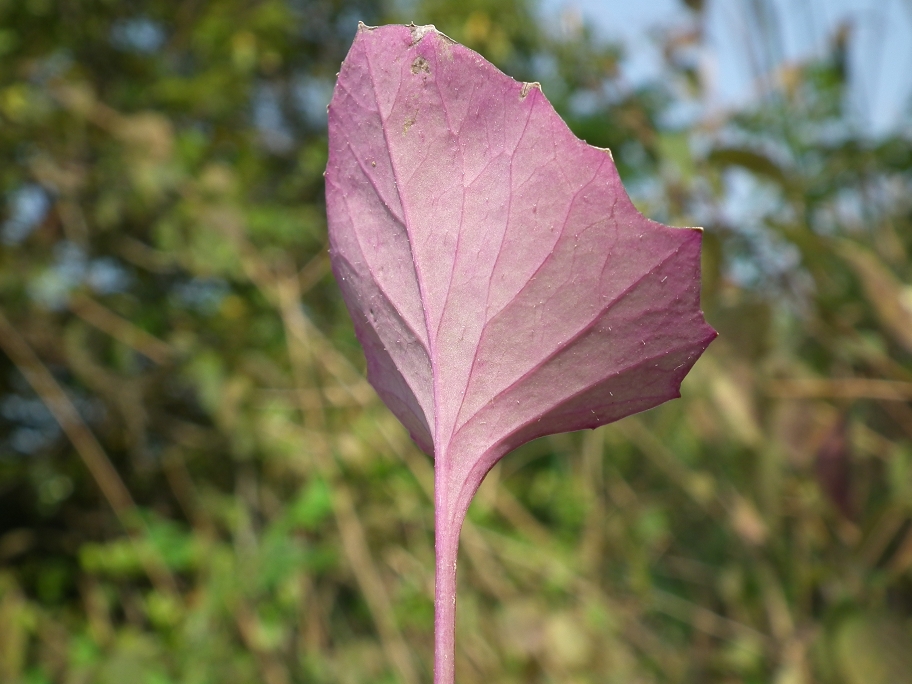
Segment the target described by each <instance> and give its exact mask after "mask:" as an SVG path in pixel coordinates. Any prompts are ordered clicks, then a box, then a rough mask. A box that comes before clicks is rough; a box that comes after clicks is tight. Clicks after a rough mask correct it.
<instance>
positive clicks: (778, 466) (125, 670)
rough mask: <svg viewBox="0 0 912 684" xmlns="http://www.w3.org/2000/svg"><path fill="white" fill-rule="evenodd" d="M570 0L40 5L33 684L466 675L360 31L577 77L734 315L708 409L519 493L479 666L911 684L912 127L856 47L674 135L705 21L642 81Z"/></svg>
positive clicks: (635, 173)
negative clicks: (341, 222)
mask: <svg viewBox="0 0 912 684" xmlns="http://www.w3.org/2000/svg"><path fill="white" fill-rule="evenodd" d="M688 5H690V6H691V7H694V8H699V7H700V6H701V5H702V3H698V2H688ZM535 10H536V8H535V7H534V6H533V5H532V4H531V3H529V2H525V1H522V0H514V1H512V2H493V1H491V0H471V1H468V2H467V1H466V0H460V1H459V2H455V1H451V0H423V1H422V0H409V1H408V2H405V1H404V0H403V1H401V2H399V3H392V4H390V5H381V4H380V3H378V2H369V1H367V0H346V1H345V2H343V1H342V0H260V1H258V2H246V1H242V0H209V1H206V2H193V1H187V2H180V3H173V2H164V1H162V0H143V1H142V2H132V3H120V2H113V1H110V0H86V1H85V2H69V3H53V2H49V1H47V0H27V1H23V2H9V1H8V2H2V1H0V155H2V157H3V159H5V160H8V162H9V163H7V164H4V165H3V167H2V168H0V190H2V192H0V195H2V202H3V204H2V209H0V350H2V352H3V353H2V354H0V510H2V511H3V515H2V516H0V681H2V682H4V683H5V682H11V683H16V684H19V683H22V684H51V683H57V682H102V683H105V682H111V683H112V684H114V683H115V682H116V683H119V682H125V681H130V682H134V681H135V682H143V683H147V684H166V683H168V684H171V683H177V682H181V683H188V684H205V683H208V682H213V683H214V682H218V683H220V684H221V683H223V682H224V683H227V684H233V683H238V684H247V683H251V682H266V683H267V684H290V683H292V682H334V683H335V682H344V683H346V682H352V683H355V682H394V681H397V682H403V683H404V684H414V683H417V682H422V681H429V679H430V670H429V668H430V658H431V652H430V648H431V635H430V632H431V628H432V604H431V595H432V586H433V576H432V569H433V536H432V525H433V516H432V510H431V506H432V504H431V497H430V494H431V491H430V487H431V482H432V477H431V472H432V471H431V463H430V462H429V461H428V460H427V459H426V458H425V457H424V456H423V455H421V454H420V453H419V452H418V451H417V449H416V448H415V447H414V445H412V444H411V443H410V442H409V440H408V437H407V435H405V434H404V433H403V431H402V429H401V427H400V426H399V425H398V423H397V422H396V421H395V419H393V418H392V417H391V416H390V415H389V413H388V412H387V411H386V410H385V409H384V408H383V407H382V406H381V405H380V404H379V402H378V400H377V399H376V397H375V396H374V394H373V392H372V390H371V389H370V388H369V386H367V384H366V383H365V381H364V379H363V365H362V364H363V361H362V359H361V356H360V352H359V350H358V347H357V344H356V341H355V340H354V335H353V333H352V330H351V325H350V323H349V321H348V318H347V315H346V314H345V311H344V307H343V306H342V303H341V301H340V299H339V297H338V293H337V289H336V287H335V285H334V283H333V282H332V278H331V277H330V275H329V269H328V259H327V257H326V253H325V246H324V245H325V243H324V240H325V219H324V212H323V204H322V202H323V200H322V191H323V187H322V171H323V168H324V166H325V163H326V144H325V131H324V123H323V114H322V111H323V106H324V105H325V102H326V100H327V99H328V95H329V89H330V88H331V86H332V83H333V77H334V74H335V72H336V71H337V70H338V65H339V63H340V61H341V59H342V58H343V56H344V54H345V51H346V50H347V48H348V44H349V42H350V40H351V37H352V35H353V34H354V31H355V26H356V22H357V20H358V19H361V20H363V21H365V22H366V23H368V24H371V23H380V22H383V21H393V20H395V21H403V20H405V21H407V20H409V19H414V20H415V21H416V22H417V23H428V22H434V23H436V24H437V26H438V28H440V29H441V30H442V31H444V32H446V33H448V34H449V35H451V36H453V37H454V38H455V39H457V40H460V41H461V42H464V43H466V44H468V45H469V46H471V47H473V48H475V49H478V50H480V51H481V52H483V53H484V54H485V55H486V56H487V57H489V58H490V59H492V60H493V61H495V62H496V63H497V64H498V65H499V66H501V67H502V68H504V69H507V70H509V72H510V73H511V74H512V75H514V76H516V77H517V78H522V79H526V80H539V81H541V82H542V84H543V88H544V91H545V92H546V93H547V94H548V96H549V97H550V98H551V99H552V101H553V102H555V104H556V106H557V107H558V108H559V109H560V110H561V112H562V113H563V114H564V115H565V116H566V117H567V120H568V122H569V123H570V125H571V126H572V127H573V128H574V130H575V131H576V132H577V133H578V134H579V135H581V136H582V137H584V138H586V139H588V140H589V142H590V143H593V144H597V145H602V146H608V147H611V148H612V150H613V153H614V156H615V159H616V160H617V161H618V164H619V167H620V169H621V174H622V176H623V177H624V179H625V182H628V184H629V186H630V187H631V188H633V189H634V198H635V200H636V202H637V203H638V205H639V206H640V207H641V208H642V209H643V210H644V211H645V212H646V213H647V214H648V215H651V216H653V217H655V218H657V219H660V220H663V221H667V222H670V223H673V224H677V225H692V224H694V223H703V224H704V225H705V226H706V233H705V259H704V288H705V301H704V305H705V308H706V311H707V318H708V320H709V321H710V322H711V323H712V324H713V325H714V326H716V327H717V328H718V329H719V330H720V331H721V333H722V335H721V337H720V338H719V340H717V341H716V342H715V343H714V344H713V345H712V347H711V348H710V351H709V352H708V353H707V355H706V356H705V357H704V358H703V359H702V360H701V361H700V362H699V363H698V364H697V366H696V368H695V369H694V371H693V373H692V375H691V377H690V379H689V380H688V381H687V382H686V383H685V386H684V398H683V399H682V400H680V401H678V402H673V403H672V404H669V405H665V406H663V407H661V408H659V409H657V410H655V411H652V412H649V413H648V414H645V415H642V416H636V417H632V418H630V419H626V420H624V421H622V422H620V423H618V424H616V425H613V426H609V427H607V428H603V429H600V430H598V431H596V432H592V433H586V434H579V435H569V436H567V435H563V436H557V437H554V438H551V439H546V440H540V441H538V442H535V443H533V444H529V445H527V446H526V447H523V448H522V449H520V450H519V452H518V453H516V454H513V455H512V456H510V457H509V458H508V459H506V460H505V461H504V462H502V463H501V464H500V465H498V466H497V467H496V468H495V470H494V471H493V472H492V473H491V475H490V476H489V478H488V481H486V483H485V484H484V485H483V486H482V489H481V491H480V492H479V495H478V497H477V499H476V501H475V503H474V504H473V508H472V510H471V511H470V514H469V520H468V522H467V524H466V528H465V532H464V536H463V543H462V549H463V553H462V556H461V559H462V560H461V564H460V582H461V583H462V584H463V586H462V587H461V588H460V606H459V625H458V629H459V632H460V634H459V637H458V640H457V642H458V643H459V645H460V648H461V650H460V652H459V654H458V658H459V671H460V673H461V678H463V679H465V680H466V681H484V682H503V683H505V684H506V683H507V682H517V683H518V682H523V683H526V682H542V683H544V682H561V683H565V682H579V683H582V682H617V683H618V684H628V683H629V682H700V683H703V682H718V683H720V684H722V683H724V684H728V683H732V682H749V683H754V682H757V683H759V682H774V683H775V684H811V682H820V683H822V684H856V683H861V682H864V683H865V684H868V683H869V682H870V683H872V684H877V683H878V682H881V681H883V682H891V683H897V684H903V683H904V682H907V681H909V673H910V672H912V664H910V663H909V660H908V657H909V653H912V648H910V646H912V633H910V627H912V624H910V618H912V427H910V426H912V408H910V406H912V404H910V401H912V333H910V331H912V285H910V283H912V266H910V264H912V261H910V259H909V255H910V253H912V204H910V201H909V198H910V197H912V192H910V191H912V152H910V150H912V144H910V141H909V139H908V137H907V136H906V137H904V136H902V135H900V134H897V135H894V136H892V137H888V138H884V139H882V140H871V139H869V138H867V137H865V136H864V135H863V134H862V133H860V132H859V131H858V130H856V129H855V128H854V127H853V125H852V123H851V121H852V120H851V116H850V115H849V113H848V112H847V111H846V105H845V103H846V96H845V67H844V60H845V58H844V49H845V46H844V45H843V44H842V43H841V42H839V40H837V41H836V43H835V45H834V51H833V53H834V54H833V58H832V59H830V60H825V61H823V62H821V63H813V64H805V65H791V66H790V67H789V69H787V70H784V71H783V74H782V78H781V83H780V84H779V86H778V87H777V88H775V89H773V90H772V91H770V92H769V93H768V94H767V95H765V96H764V97H763V98H762V99H761V100H760V101H759V102H758V103H757V104H756V106H754V107H752V108H751V109H750V110H747V111H743V112H738V113H735V114H732V115H730V116H727V117H722V118H720V119H718V120H714V121H713V122H711V123H703V124H700V125H694V126H692V127H686V126H685V127H681V126H678V127H675V128H669V127H666V126H663V125H662V122H663V121H664V120H665V118H664V117H663V115H664V114H665V113H667V108H668V107H669V106H670V105H672V104H674V103H675V102H679V101H681V100H687V99H688V98H693V97H699V95H700V88H701V84H700V82H699V75H698V74H697V72H696V71H695V70H694V69H693V67H692V65H691V64H689V62H688V61H687V58H686V54H685V53H686V51H687V49H689V47H692V42H693V40H696V38H694V37H693V36H692V35H691V34H685V35H684V37H683V38H682V37H681V36H679V35H675V34H670V35H669V36H668V37H667V44H666V45H665V46H664V48H665V50H664V54H665V55H666V57H667V58H668V67H667V73H666V75H665V79H664V83H663V85H661V86H655V87H649V88H642V89H639V90H633V89H631V88H629V87H628V86H626V85H625V84H624V83H623V81H622V79H621V78H620V76H619V74H618V65H619V64H620V60H621V59H622V58H623V55H622V54H621V52H620V51H619V50H618V49H617V48H616V47H614V46H610V45H604V44H602V43H600V42H599V41H598V40H596V38H595V37H594V35H593V33H592V32H591V31H590V30H589V29H588V28H587V27H585V26H584V25H582V24H579V23H578V22H576V23H575V22H574V21H572V17H570V18H568V19H566V20H565V21H564V22H562V26H561V27H552V26H547V25H545V23H544V22H543V21H541V20H540V19H539V17H538V15H537V14H536V11H535ZM688 36H689V37H688ZM679 52H680V53H681V54H679ZM61 391H62V392H63V394H62V395H61V394H60V392H61ZM61 396H63V397H64V398H63V399H61Z"/></svg>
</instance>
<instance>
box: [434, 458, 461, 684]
mask: <svg viewBox="0 0 912 684" xmlns="http://www.w3.org/2000/svg"><path fill="white" fill-rule="evenodd" d="M438 463H442V459H440V460H439V461H438ZM434 470H435V472H434V509H435V510H434V555H435V560H436V564H435V566H436V567H435V581H434V684H455V682H456V557H457V554H458V552H459V532H460V529H461V528H462V521H463V517H464V513H463V514H462V515H459V514H458V513H456V512H455V511H453V510H452V508H453V506H452V504H453V503H454V502H450V501H447V481H446V478H447V472H446V468H444V467H440V468H435V469H434Z"/></svg>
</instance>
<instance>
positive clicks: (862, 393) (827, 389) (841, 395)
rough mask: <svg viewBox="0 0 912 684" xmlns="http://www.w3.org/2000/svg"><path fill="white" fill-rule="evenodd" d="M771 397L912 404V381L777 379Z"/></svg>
mask: <svg viewBox="0 0 912 684" xmlns="http://www.w3.org/2000/svg"><path fill="white" fill-rule="evenodd" d="M766 393H767V396H770V397H773V398H776V399H876V400H879V401H902V402H905V401H912V382H898V381H894V380H874V379H871V378H840V379H829V378H807V379H801V380H774V381H772V382H770V383H768V384H767V386H766Z"/></svg>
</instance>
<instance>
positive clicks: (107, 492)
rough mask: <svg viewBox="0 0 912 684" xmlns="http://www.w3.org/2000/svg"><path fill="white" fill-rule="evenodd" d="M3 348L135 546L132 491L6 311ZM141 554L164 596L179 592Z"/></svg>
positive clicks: (137, 522) (155, 560)
mask: <svg viewBox="0 0 912 684" xmlns="http://www.w3.org/2000/svg"><path fill="white" fill-rule="evenodd" d="M0 348H2V349H3V351H4V352H5V353H6V355H7V356H8V357H9V359H10V361H12V362H13V364H14V365H15V366H16V367H17V368H18V369H19V372H21V373H22V375H23V376H24V377H25V379H26V381H28V383H29V385H31V386H32V389H33V390H34V391H35V394H37V395H38V396H39V398H40V399H41V401H42V402H44V404H45V406H47V408H48V410H49V411H50V412H51V415H53V416H54V418H55V419H56V420H57V423H58V424H59V425H60V428H61V429H62V430H63V432H64V434H65V435H66V436H67V437H68V438H69V440H70V442H71V443H72V445H73V447H74V448H75V449H76V452H77V453H78V454H79V456H80V458H81V459H82V462H83V463H84V464H85V466H86V468H87V469H88V470H89V473H90V474H91V475H92V478H93V479H94V480H95V482H96V484H97V485H98V487H99V489H101V492H102V494H103V495H104V497H105V499H106V500H107V501H108V504H109V505H110V506H111V508H112V509H113V510H114V513H115V514H116V515H117V518H118V519H119V520H120V523H121V525H123V527H124V528H125V529H126V530H127V532H129V533H131V538H132V539H133V541H134V543H135V542H136V541H137V539H136V538H135V537H134V536H133V535H135V534H136V532H137V527H139V528H140V529H142V528H143V527H144V525H143V524H142V521H141V519H140V518H139V516H138V515H137V510H136V503H135V502H134V501H133V497H131V496H130V492H129V490H128V489H127V487H126V485H125V484H124V482H123V480H122V479H121V478H120V475H119V474H118V472H117V470H116V469H115V468H114V466H113V465H112V464H111V461H110V460H109V459H108V457H107V454H105V452H104V449H103V448H102V446H101V444H99V443H98V440H97V439H96V438H95V435H94V434H93V433H92V431H91V430H90V429H89V427H88V426H87V425H86V424H85V422H84V421H83V420H82V417H81V416H80V415H79V411H77V410H76V407H75V406H74V405H73V402H72V401H70V398H69V397H68V396H67V394H66V392H64V390H63V388H62V387H61V386H60V385H59V383H58V382H57V381H56V380H55V379H54V376H53V375H51V372H50V371H49V370H48V369H47V367H46V366H45V365H44V364H43V363H42V362H41V360H40V359H39V358H38V356H37V355H36V354H35V352H34V350H32V348H31V346H30V345H29V343H28V342H26V340H25V339H24V338H23V337H22V336H21V335H20V334H19V332H18V331H17V330H16V328H15V327H13V325H12V324H11V323H10V322H9V320H7V318H6V316H5V315H4V314H3V312H2V311H0ZM137 555H138V557H139V558H140V560H141V562H142V564H143V566H144V569H145V571H146V574H147V575H148V576H149V579H150V580H152V583H153V584H155V585H156V587H157V588H158V589H159V590H161V591H163V592H164V593H175V592H176V590H177V586H176V584H175V582H174V578H173V577H172V576H171V573H170V571H169V570H168V568H167V566H166V565H165V564H164V562H163V561H162V560H161V558H159V557H158V556H157V554H154V553H146V552H145V551H144V550H143V549H137Z"/></svg>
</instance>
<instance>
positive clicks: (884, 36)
mask: <svg viewBox="0 0 912 684" xmlns="http://www.w3.org/2000/svg"><path fill="white" fill-rule="evenodd" d="M751 4H752V3H751V2H749V0H706V9H705V11H704V21H705V24H704V30H705V31H706V35H707V38H708V40H707V48H706V49H705V50H704V51H703V53H702V54H701V55H700V63H701V69H702V70H703V72H704V74H705V75H706V76H708V77H709V79H710V82H711V83H712V94H711V97H710V101H709V102H708V103H707V105H708V107H709V109H710V110H712V109H714V108H730V107H737V106H740V105H743V104H745V103H747V102H749V101H750V100H751V99H752V98H753V97H755V96H756V95H757V93H758V92H759V90H760V89H761V88H762V78H761V79H758V78H757V75H758V73H762V72H763V71H765V70H768V69H772V70H773V71H775V70H776V69H777V68H778V67H779V66H781V65H782V64H783V63H788V62H790V61H800V60H804V59H807V58H809V57H811V56H813V55H815V54H816V55H819V54H823V53H824V51H825V49H826V46H827V44H828V41H829V39H830V38H831V37H832V35H833V34H834V32H835V31H836V30H837V29H838V27H839V26H840V25H843V24H845V25H848V26H850V27H851V38H850V42H849V46H850V48H849V55H850V62H849V64H850V73H851V102H852V105H853V107H854V108H855V111H856V115H857V117H858V120H859V123H860V124H861V125H862V126H863V127H864V128H865V130H868V131H869V132H871V133H872V134H874V135H879V134H883V133H885V132H888V131H890V130H892V129H894V128H895V127H896V125H897V123H898V122H899V120H900V118H901V115H902V112H903V111H906V112H908V111H909V105H910V100H912V0H769V2H768V3H767V4H768V5H770V6H771V7H773V8H774V11H775V17H774V19H775V22H776V26H777V29H776V30H775V31H774V33H775V34H776V35H777V36H778V45H777V46H776V49H775V50H774V51H773V54H771V55H770V54H763V52H762V51H761V50H760V49H759V47H760V41H758V40H756V39H755V37H756V35H757V34H756V28H757V27H756V24H755V22H754V21H753V20H752V18H751V17H752V15H751V14H750V12H749V9H748V8H749V6H750V5H751ZM542 6H543V10H544V12H545V14H546V16H554V15H559V14H560V13H561V12H578V13H580V14H581V15H582V16H583V17H584V18H585V19H586V20H587V21H588V22H590V23H591V24H592V25H593V26H595V27H596V29H597V30H598V31H599V32H600V33H601V34H602V35H604V36H605V37H607V38H612V39H617V40H621V41H623V42H624V43H625V44H626V45H627V47H628V55H629V59H628V62H627V64H626V66H625V73H626V75H627V77H628V79H629V80H631V81H633V82H638V81H643V80H646V79H648V78H650V77H653V76H655V75H656V74H657V73H658V70H659V63H660V58H659V53H658V50H657V49H656V46H655V41H654V40H652V39H651V38H650V36H651V35H653V34H654V33H655V31H656V30H657V29H661V28H662V27H675V26H681V25H685V24H686V23H687V22H693V21H694V19H693V15H692V14H690V13H689V11H688V10H687V9H686V8H685V7H684V5H683V3H682V2H681V1H680V0H651V1H650V2H630V1H629V0H543V2H542ZM752 37H753V39H752ZM767 44H769V43H768V42H767ZM751 47H753V50H752V49H751Z"/></svg>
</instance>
